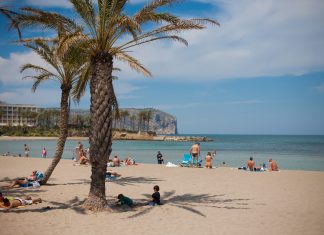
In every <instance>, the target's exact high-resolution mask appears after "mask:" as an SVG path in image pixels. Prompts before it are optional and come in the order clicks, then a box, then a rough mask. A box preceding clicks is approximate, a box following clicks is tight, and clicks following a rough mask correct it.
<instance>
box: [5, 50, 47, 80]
mask: <svg viewBox="0 0 324 235" xmlns="http://www.w3.org/2000/svg"><path fill="white" fill-rule="evenodd" d="M26 63H31V64H35V65H40V66H42V67H47V65H46V63H45V62H44V61H43V60H42V59H41V58H40V57H39V56H37V55H36V54H35V53H33V52H27V53H12V54H10V56H9V58H8V59H5V58H2V57H0V71H1V73H0V83H3V84H4V85H11V86H12V85H14V86H27V85H31V84H32V81H31V80H29V79H22V78H23V77H24V76H25V75H27V73H24V74H21V73H20V67H21V66H22V65H23V64H26Z"/></svg>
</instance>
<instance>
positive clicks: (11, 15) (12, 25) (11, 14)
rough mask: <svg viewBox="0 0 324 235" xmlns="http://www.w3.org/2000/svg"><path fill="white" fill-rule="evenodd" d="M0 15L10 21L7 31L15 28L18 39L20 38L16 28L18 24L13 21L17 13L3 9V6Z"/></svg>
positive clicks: (18, 30) (18, 29)
mask: <svg viewBox="0 0 324 235" xmlns="http://www.w3.org/2000/svg"><path fill="white" fill-rule="evenodd" d="M0 13H1V14H2V15H4V16H5V17H7V19H9V20H10V24H9V29H12V28H15V29H16V30H17V32H18V36H19V38H22V35H21V31H20V28H19V26H18V22H17V21H16V20H15V17H16V16H17V14H18V13H16V12H14V11H11V10H9V9H7V8H5V7H4V6H1V7H0Z"/></svg>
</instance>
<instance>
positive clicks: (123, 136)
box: [0, 132, 212, 142]
mask: <svg viewBox="0 0 324 235" xmlns="http://www.w3.org/2000/svg"><path fill="white" fill-rule="evenodd" d="M57 139H58V137H51V136H0V141H8V140H57ZM88 139H89V137H82V136H70V137H67V140H88ZM112 139H113V140H139V141H140V140H144V141H145V140H146V141H175V142H208V141H212V140H211V139H208V138H207V137H204V136H180V135H179V136H167V135H149V134H146V133H142V134H141V133H124V132H114V133H113V135H112Z"/></svg>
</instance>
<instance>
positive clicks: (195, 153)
mask: <svg viewBox="0 0 324 235" xmlns="http://www.w3.org/2000/svg"><path fill="white" fill-rule="evenodd" d="M199 145H200V143H195V144H193V145H192V146H191V148H190V150H189V152H190V155H191V161H192V164H194V162H195V159H196V165H197V167H198V157H199V156H200V147H199Z"/></svg>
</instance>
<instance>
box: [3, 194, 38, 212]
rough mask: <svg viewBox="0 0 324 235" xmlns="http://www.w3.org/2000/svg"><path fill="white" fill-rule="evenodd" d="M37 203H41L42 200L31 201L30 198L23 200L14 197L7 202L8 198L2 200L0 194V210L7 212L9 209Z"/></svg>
mask: <svg viewBox="0 0 324 235" xmlns="http://www.w3.org/2000/svg"><path fill="white" fill-rule="evenodd" d="M37 203H42V199H41V198H37V199H32V198H31V197H30V196H27V197H26V198H25V199H22V198H19V197H15V198H13V199H12V200H9V199H8V198H4V197H3V195H2V193H0V208H4V209H8V210H9V209H11V208H16V207H19V206H26V205H32V204H37Z"/></svg>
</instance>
